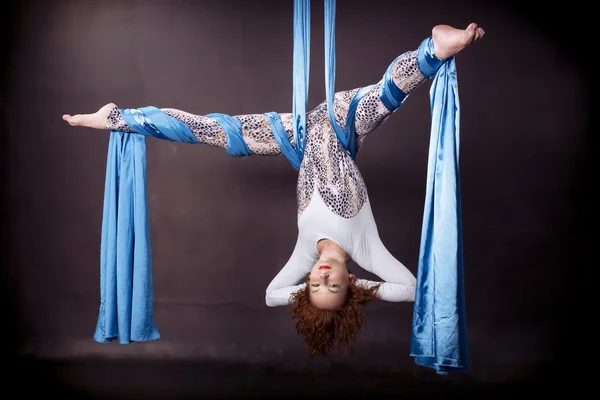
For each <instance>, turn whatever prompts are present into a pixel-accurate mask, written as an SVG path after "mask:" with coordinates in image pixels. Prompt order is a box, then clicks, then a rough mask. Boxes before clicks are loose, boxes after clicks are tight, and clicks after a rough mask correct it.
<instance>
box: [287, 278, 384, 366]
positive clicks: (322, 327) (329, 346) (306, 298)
mask: <svg viewBox="0 0 600 400" xmlns="http://www.w3.org/2000/svg"><path fill="white" fill-rule="evenodd" d="M305 281H306V287H305V288H304V290H299V291H297V292H295V293H294V294H293V295H292V301H291V304H290V313H291V314H292V319H293V320H294V321H295V323H296V332H298V334H299V335H300V336H302V339H303V340H304V343H306V345H307V346H308V348H309V349H310V352H311V354H312V355H314V356H327V355H329V354H330V353H332V352H334V351H335V350H337V349H339V350H341V351H342V352H343V353H344V354H345V355H350V354H351V353H352V343H353V342H354V340H355V339H356V335H357V334H358V333H359V332H360V331H361V330H362V328H363V325H364V321H365V316H364V314H363V313H362V312H361V311H360V310H359V308H358V307H359V306H362V305H364V304H367V303H368V302H370V301H371V300H373V299H375V297H376V295H377V290H378V289H379V286H380V285H376V286H373V287H371V288H365V287H362V286H358V285H355V284H350V286H349V287H348V291H347V292H346V298H345V300H344V303H343V304H342V306H341V307H340V308H339V309H337V310H325V309H320V308H317V307H316V306H315V305H314V304H313V303H312V302H311V300H310V284H309V277H308V275H307V276H306V280H305Z"/></svg>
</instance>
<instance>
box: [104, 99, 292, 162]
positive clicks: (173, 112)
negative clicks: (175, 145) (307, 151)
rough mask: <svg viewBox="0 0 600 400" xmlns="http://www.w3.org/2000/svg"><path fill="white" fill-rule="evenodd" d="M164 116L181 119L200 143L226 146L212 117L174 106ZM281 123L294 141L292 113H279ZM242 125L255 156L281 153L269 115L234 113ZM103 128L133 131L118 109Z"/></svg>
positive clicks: (289, 137) (111, 114)
mask: <svg viewBox="0 0 600 400" xmlns="http://www.w3.org/2000/svg"><path fill="white" fill-rule="evenodd" d="M162 111H164V112H165V113H166V114H167V115H169V116H171V117H173V118H175V119H177V120H179V121H181V122H183V123H184V124H185V125H186V126H187V127H188V128H190V130H191V131H192V133H193V134H194V136H195V137H196V139H197V140H198V142H199V143H202V144H206V145H209V146H215V147H220V148H226V146H227V136H226V135H225V131H223V128H222V127H221V126H220V125H219V124H218V123H217V121H215V120H214V119H212V118H208V117H205V116H202V115H195V114H191V113H188V112H186V111H181V110H177V109H174V108H163V109H162ZM279 116H280V118H281V122H282V124H283V127H284V128H285V131H286V133H287V136H288V140H290V143H292V142H293V140H292V138H293V132H292V118H291V114H279ZM234 118H235V119H237V120H238V121H240V123H241V125H242V137H243V138H244V140H245V142H246V144H247V145H248V148H249V149H250V150H251V151H252V152H253V153H254V154H257V155H262V156H277V155H280V154H282V153H281V148H280V147H279V144H278V143H277V141H276V140H275V136H274V134H273V131H272V129H271V126H270V124H269V120H268V117H267V116H265V115H263V114H248V115H238V116H234ZM105 128H106V129H108V130H113V131H120V132H128V133H133V131H132V129H131V128H130V127H129V126H127V124H126V123H125V121H124V120H123V117H122V116H121V113H120V112H119V109H118V108H117V107H115V108H114V109H113V110H111V112H110V114H109V116H108V118H107V120H106V124H105Z"/></svg>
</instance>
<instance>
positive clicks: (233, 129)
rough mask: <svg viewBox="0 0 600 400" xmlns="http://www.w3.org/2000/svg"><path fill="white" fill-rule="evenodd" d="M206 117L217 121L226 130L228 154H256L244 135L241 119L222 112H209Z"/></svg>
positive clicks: (243, 155)
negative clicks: (249, 146)
mask: <svg viewBox="0 0 600 400" xmlns="http://www.w3.org/2000/svg"><path fill="white" fill-rule="evenodd" d="M206 117H208V118H212V119H214V120H215V121H217V123H218V124H219V125H221V127H222V128H223V130H224V131H225V136H227V150H226V152H227V154H229V155H230V156H231V157H246V156H251V155H253V154H254V153H253V152H252V151H251V150H250V149H249V148H248V145H247V144H246V141H245V140H244V138H243V137H242V123H241V122H240V121H239V120H237V119H235V118H233V117H232V116H230V115H227V114H221V113H212V114H207V115H206Z"/></svg>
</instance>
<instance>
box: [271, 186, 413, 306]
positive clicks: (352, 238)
mask: <svg viewBox="0 0 600 400" xmlns="http://www.w3.org/2000/svg"><path fill="white" fill-rule="evenodd" d="M321 239H329V240H331V241H333V242H335V243H336V244H337V245H338V246H340V247H341V248H342V249H343V250H344V251H346V253H348V254H349V255H350V257H351V258H352V260H354V261H355V262H356V263H357V264H358V265H359V266H360V267H362V268H363V269H365V270H366V271H369V272H371V273H373V274H375V275H377V276H379V278H381V279H382V280H383V281H384V282H383V283H382V284H381V286H380V287H379V290H378V291H377V298H379V299H381V300H385V301H396V302H397V301H414V299H415V284H416V279H415V277H414V276H413V274H412V273H411V272H410V271H409V270H408V269H407V268H406V267H405V266H404V265H402V263H400V261H398V260H396V258H394V256H392V255H391V254H390V252H389V251H387V249H386V248H385V246H384V245H383V243H382V242H381V239H380V238H379V234H378V233H377V225H376V224H375V220H374V218H373V213H372V212H371V206H370V205H369V200H368V199H367V200H366V201H365V202H364V204H363V206H362V208H361V209H360V211H359V212H358V214H356V215H355V216H354V217H352V218H343V217H340V216H338V215H335V214H334V213H333V212H331V210H330V209H329V208H328V207H327V205H326V204H325V203H324V202H323V200H322V199H321V196H320V195H319V193H318V191H317V190H315V193H314V194H313V196H312V199H311V201H310V204H309V205H308V207H307V208H306V210H304V212H303V213H302V215H301V216H300V218H299V219H298V239H297V241H296V247H295V248H294V252H293V253H292V256H291V257H290V259H289V260H288V262H287V263H286V264H285V266H284V267H283V269H281V271H279V273H278V274H277V276H276V277H275V278H274V279H273V280H272V281H271V284H270V285H269V286H268V287H267V293H266V297H265V300H266V303H267V305H268V306H270V307H275V306H282V305H287V304H289V300H290V296H291V295H292V293H294V292H295V291H297V290H302V289H304V286H305V285H306V283H299V282H304V279H305V277H306V274H307V273H309V272H310V270H311V268H312V267H313V265H314V264H315V263H316V262H317V260H318V259H319V252H318V251H317V243H318V242H319V240H321ZM355 282H356V284H357V285H362V286H365V287H370V286H372V285H376V284H378V283H379V282H373V281H368V280H365V279H357V280H356V281H355Z"/></svg>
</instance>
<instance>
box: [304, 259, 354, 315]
mask: <svg viewBox="0 0 600 400" xmlns="http://www.w3.org/2000/svg"><path fill="white" fill-rule="evenodd" d="M308 278H309V280H308V285H309V288H310V300H311V302H312V303H313V304H314V305H315V307H317V308H321V309H326V310H336V309H338V308H340V307H341V306H342V304H343V303H344V299H345V298H346V293H347V291H348V286H350V285H351V284H353V283H354V280H355V278H354V275H352V274H351V273H349V272H348V269H347V268H346V263H345V262H340V261H338V260H331V259H329V260H319V261H317V262H316V263H315V265H313V267H312V269H311V271H310V275H309V277H308Z"/></svg>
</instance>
